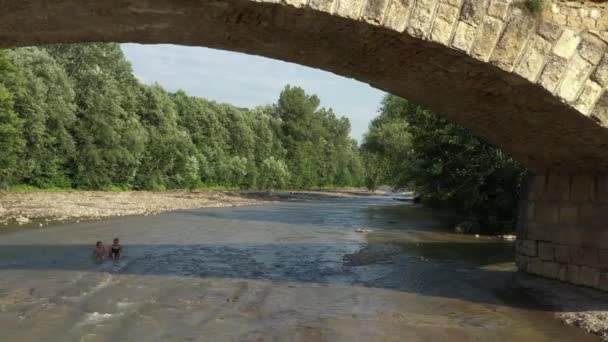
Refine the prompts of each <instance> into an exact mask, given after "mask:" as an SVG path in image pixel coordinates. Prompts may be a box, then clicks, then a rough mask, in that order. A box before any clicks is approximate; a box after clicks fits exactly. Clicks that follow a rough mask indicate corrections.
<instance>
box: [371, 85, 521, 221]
mask: <svg viewBox="0 0 608 342" xmlns="http://www.w3.org/2000/svg"><path fill="white" fill-rule="evenodd" d="M362 151H363V155H364V160H365V163H366V165H367V168H366V170H367V174H366V183H367V185H368V186H369V187H371V188H373V187H375V186H377V185H378V184H389V185H392V186H394V187H396V188H410V189H414V190H416V191H417V192H418V193H419V194H421V195H422V198H423V200H424V201H425V203H427V204H429V205H431V206H434V207H440V208H450V209H453V210H455V211H456V212H457V213H459V214H460V215H461V217H462V220H464V224H463V225H461V227H462V229H463V230H465V231H481V230H484V231H502V230H508V229H510V228H512V227H513V226H514V221H515V218H516V208H517V200H518V198H519V186H520V184H521V180H522V178H523V175H524V172H525V171H524V169H523V168H522V167H521V166H520V165H519V164H518V163H517V162H515V161H514V160H513V159H511V158H509V157H507V156H506V155H504V154H503V153H502V152H501V151H500V150H499V149H497V148H496V147H494V146H492V145H490V144H488V143H485V142H484V141H482V140H481V139H479V138H478V137H476V136H475V135H473V134H472V133H471V132H470V131H469V130H467V129H465V128H464V127H461V126H459V125H456V124H453V123H450V122H448V121H447V120H446V119H444V118H442V117H441V116H438V115H436V114H434V113H432V112H430V111H428V110H426V109H425V108H423V107H420V106H418V105H415V104H412V103H411V102H409V101H407V100H405V99H402V98H399V97H396V96H392V95H387V96H386V97H385V98H384V99H383V101H382V105H381V109H380V115H379V116H378V117H377V118H376V119H374V120H373V121H372V122H371V124H370V127H369V131H368V132H367V134H366V135H365V137H364V142H363V144H362Z"/></svg>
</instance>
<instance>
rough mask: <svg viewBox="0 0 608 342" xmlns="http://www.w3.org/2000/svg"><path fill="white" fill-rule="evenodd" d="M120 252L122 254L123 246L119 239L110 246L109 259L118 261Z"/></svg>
mask: <svg viewBox="0 0 608 342" xmlns="http://www.w3.org/2000/svg"><path fill="white" fill-rule="evenodd" d="M120 252H122V245H121V244H120V240H118V238H115V239H114V243H112V246H110V252H109V253H108V257H110V258H112V259H114V260H118V258H120Z"/></svg>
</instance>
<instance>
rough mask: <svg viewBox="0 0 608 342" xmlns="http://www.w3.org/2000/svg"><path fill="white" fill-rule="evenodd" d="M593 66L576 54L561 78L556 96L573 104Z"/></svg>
mask: <svg viewBox="0 0 608 342" xmlns="http://www.w3.org/2000/svg"><path fill="white" fill-rule="evenodd" d="M592 70H593V64H591V63H590V62H589V61H587V60H585V59H584V58H582V57H581V56H580V55H578V54H576V55H574V57H572V60H571V61H570V64H569V65H568V68H567V69H566V71H565V72H564V75H563V76H562V81H561V83H560V86H559V89H558V90H557V95H558V96H559V97H561V98H562V99H564V100H566V101H568V102H574V100H576V98H577V97H578V94H579V92H580V90H581V89H582V88H583V85H584V84H585V82H586V81H587V79H588V78H589V75H590V73H591V71H592Z"/></svg>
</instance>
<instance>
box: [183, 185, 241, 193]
mask: <svg viewBox="0 0 608 342" xmlns="http://www.w3.org/2000/svg"><path fill="white" fill-rule="evenodd" d="M191 190H199V191H205V190H207V191H237V190H242V189H241V188H239V187H238V186H231V185H217V184H198V185H197V186H195V187H192V188H191Z"/></svg>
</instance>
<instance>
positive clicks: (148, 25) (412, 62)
mask: <svg viewBox="0 0 608 342" xmlns="http://www.w3.org/2000/svg"><path fill="white" fill-rule="evenodd" d="M0 8H2V9H3V11H2V13H0V46H3V47H16V46H26V45H38V44H51V43H75V42H139V43H150V44H154V43H173V44H182V45H191V46H206V47H211V48H218V49H225V50H232V51H239V52H244V53H249V54H256V55H262V56H266V57H271V58H276V59H281V60H285V61H289V62H293V63H298V64H302V65H307V66H311V67H315V68H319V69H324V70H327V71H331V72H333V73H336V74H339V75H343V76H347V77H351V78H355V79H357V80H360V81H363V82H366V83H369V84H370V85H372V86H374V87H377V88H379V89H382V90H385V91H387V92H390V93H393V94H396V95H400V96H403V97H405V98H408V99H410V100H412V101H415V102H417V103H420V104H422V105H425V106H427V107H428V108H430V109H431V110H433V111H435V112H438V113H442V114H444V115H446V116H447V117H448V118H449V119H450V120H452V121H454V122H457V123H459V124H462V125H463V126H466V127H468V128H470V129H472V130H473V131H474V132H475V133H476V134H478V135H479V136H481V137H482V138H484V139H486V140H487V141H489V142H491V143H493V144H495V145H497V146H498V147H500V148H502V149H503V150H504V151H505V152H507V153H508V154H510V155H511V156H513V157H514V158H516V159H518V160H519V161H521V162H522V163H523V164H524V165H526V166H527V167H529V168H530V169H532V170H535V171H542V170H561V171H564V172H572V173H575V172H581V171H583V172H590V171H593V172H595V171H602V170H608V153H607V152H608V129H606V128H604V126H603V125H601V124H599V123H598V122H597V121H594V120H592V119H591V118H590V117H587V116H585V115H582V114H581V113H580V112H578V111H577V110H576V109H574V108H572V107H571V106H569V105H567V104H566V103H564V102H562V101H561V100H560V99H559V98H558V97H557V96H555V95H554V94H551V93H550V92H548V91H546V90H545V89H543V88H542V87H540V86H538V85H536V84H534V83H532V82H530V81H528V80H525V79H524V78H522V77H520V76H517V75H515V74H512V73H509V72H506V71H503V70H502V69H500V68H498V67H496V66H495V65H493V64H491V63H488V62H483V61H480V60H478V59H475V58H472V57H470V56H468V55H467V54H465V53H463V52H459V51H457V50H455V49H451V48H448V47H446V46H444V45H441V44H438V43H434V42H431V41H428V40H424V39H418V38H414V37H412V36H410V35H408V34H406V33H400V32H397V31H394V30H392V29H389V28H386V27H383V26H381V25H376V24H374V23H369V22H366V21H359V20H353V19H349V18H345V17H341V16H337V15H332V14H329V13H326V12H323V11H319V10H315V9H312V8H309V7H305V8H298V7H294V6H290V5H285V4H274V3H264V2H253V1H245V0H222V1H200V0H176V1H169V0H107V1H92V0H61V1H56V2H54V4H52V5H51V4H49V2H48V1H42V0H27V1H26V0H24V1H12V0H0ZM235 91H238V90H235Z"/></svg>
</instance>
